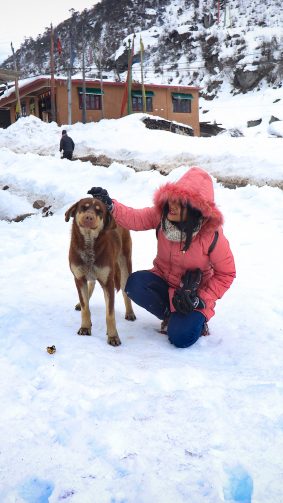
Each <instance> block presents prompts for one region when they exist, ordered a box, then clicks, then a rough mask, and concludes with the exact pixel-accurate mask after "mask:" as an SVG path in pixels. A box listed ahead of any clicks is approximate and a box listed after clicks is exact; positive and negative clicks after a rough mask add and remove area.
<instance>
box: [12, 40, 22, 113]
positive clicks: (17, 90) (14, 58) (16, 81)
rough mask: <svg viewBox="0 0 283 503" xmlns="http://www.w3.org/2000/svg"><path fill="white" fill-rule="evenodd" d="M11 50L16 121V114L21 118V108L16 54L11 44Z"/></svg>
mask: <svg viewBox="0 0 283 503" xmlns="http://www.w3.org/2000/svg"><path fill="white" fill-rule="evenodd" d="M11 49H12V54H13V61H14V70H15V94H16V99H17V105H16V119H17V118H18V117H17V113H18V116H19V117H22V107H21V100H20V92H19V82H18V68H17V59H16V54H15V50H14V47H13V43H12V42H11ZM17 110H18V112H17Z"/></svg>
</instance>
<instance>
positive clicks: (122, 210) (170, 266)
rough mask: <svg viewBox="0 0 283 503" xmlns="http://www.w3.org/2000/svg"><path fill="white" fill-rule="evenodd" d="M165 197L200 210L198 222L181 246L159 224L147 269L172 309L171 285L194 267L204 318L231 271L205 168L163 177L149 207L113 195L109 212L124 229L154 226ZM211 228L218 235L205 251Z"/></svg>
mask: <svg viewBox="0 0 283 503" xmlns="http://www.w3.org/2000/svg"><path fill="white" fill-rule="evenodd" d="M168 199H171V200H179V201H181V202H182V203H184V204H185V203H186V202H189V203H190V204H191V206H193V207H194V208H197V209H198V210H200V211H201V213H202V215H203V217H204V222H203V224H202V227H201V229H200V230H199V232H198V233H197V235H196V236H195V237H194V238H193V240H192V242H191V245H190V247H189V249H188V250H187V251H186V252H183V251H182V250H181V246H180V243H179V242H176V241H169V240H168V239H167V238H166V236H165V234H164V232H163V231H162V229H161V228H160V230H159V232H158V240H157V255H156V257H155V259H154V261H153V268H152V269H151V271H152V272H154V273H155V274H157V275H158V276H160V277H161V278H163V279H164V280H165V281H166V282H167V283H168V285H169V298H170V308H171V311H174V310H175V309H174V307H173V305H172V297H173V294H174V290H175V289H176V288H177V287H179V285H180V282H181V277H182V275H183V274H184V273H185V272H186V271H188V270H193V269H196V268H198V267H199V268H200V269H201V271H202V273H203V277H202V282H201V285H200V288H199V290H198V295H199V296H200V297H201V299H203V300H204V302H205V304H206V307H205V309H202V310H201V312H202V313H203V314H204V315H205V317H206V319H207V320H209V319H210V318H211V317H212V316H213V315H214V306H215V302H216V300H217V299H220V298H221V297H222V296H223V294H224V293H225V292H226V290H228V288H229V287H230V285H231V283H232V281H233V280H234V278H235V276H236V272H235V264H234V259H233V255H232V252H231V249H230V246H229V243H228V240H227V239H226V238H225V236H224V234H223V230H222V223H223V217H222V214H221V213H220V211H219V209H218V208H217V207H216V205H215V203H214V192H213V184H212V179H211V177H210V176H209V174H208V173H206V171H204V170H202V169H201V168H197V167H193V168H191V169H189V171H187V173H185V175H184V176H182V178H181V179H180V180H179V181H177V182H176V183H170V182H169V183H166V184H165V185H163V186H162V187H160V188H159V189H158V190H157V191H156V192H155V194H154V206H152V207H148V208H143V209H134V208H129V207H128V206H124V205H123V204H121V203H119V202H117V201H115V200H114V209H113V216H114V218H115V220H116V222H117V223H118V224H120V225H122V226H123V227H125V228H126V229H129V230H135V231H142V230H149V229H156V228H157V226H158V225H159V223H160V221H161V216H162V211H163V207H164V204H165V203H166V202H167V201H168ZM216 230H217V231H218V233H219V236H218V240H217V243H216V246H215V248H214V250H213V251H212V252H211V253H210V254H208V249H209V247H210V245H211V243H212V241H213V239H214V236H215V231H216Z"/></svg>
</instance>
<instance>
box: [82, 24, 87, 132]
mask: <svg viewBox="0 0 283 503" xmlns="http://www.w3.org/2000/svg"><path fill="white" fill-rule="evenodd" d="M82 51H83V57H82V66H83V94H82V123H83V124H85V123H86V86H85V35H84V26H83V27H82Z"/></svg>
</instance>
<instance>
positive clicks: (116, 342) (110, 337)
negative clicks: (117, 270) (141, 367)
mask: <svg viewBox="0 0 283 503" xmlns="http://www.w3.org/2000/svg"><path fill="white" fill-rule="evenodd" d="M101 286H102V288H103V293H104V298H105V307H106V327H107V332H106V333H107V342H108V344H110V345H111V346H120V344H121V341H120V338H119V335H118V332H117V328H116V320H115V311H114V296H115V292H114V281H113V280H112V279H110V280H108V281H107V285H101Z"/></svg>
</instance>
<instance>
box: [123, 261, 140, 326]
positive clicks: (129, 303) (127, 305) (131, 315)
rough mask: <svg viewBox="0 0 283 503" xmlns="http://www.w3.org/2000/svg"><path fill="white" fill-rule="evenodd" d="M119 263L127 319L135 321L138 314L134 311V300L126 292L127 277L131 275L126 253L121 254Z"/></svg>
mask: <svg viewBox="0 0 283 503" xmlns="http://www.w3.org/2000/svg"><path fill="white" fill-rule="evenodd" d="M119 265H120V270H121V290H122V294H123V298H124V303H125V308H126V313H125V319H126V320H129V321H135V320H136V315H135V313H134V311H133V306H132V301H131V300H130V299H129V297H128V295H127V294H126V293H125V286H126V283H127V279H128V277H129V264H128V260H127V259H126V257H125V256H124V255H122V256H120V259H119ZM131 268H132V267H131V264H130V269H131Z"/></svg>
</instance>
